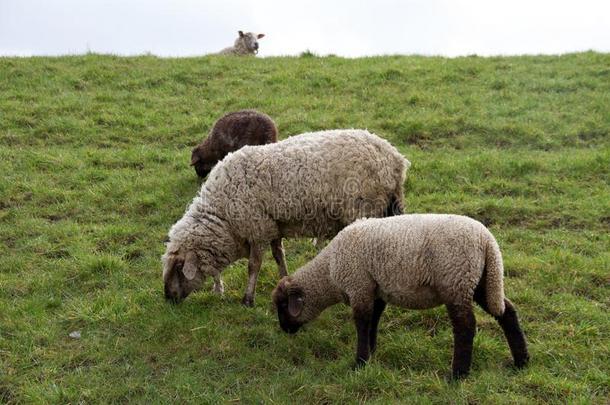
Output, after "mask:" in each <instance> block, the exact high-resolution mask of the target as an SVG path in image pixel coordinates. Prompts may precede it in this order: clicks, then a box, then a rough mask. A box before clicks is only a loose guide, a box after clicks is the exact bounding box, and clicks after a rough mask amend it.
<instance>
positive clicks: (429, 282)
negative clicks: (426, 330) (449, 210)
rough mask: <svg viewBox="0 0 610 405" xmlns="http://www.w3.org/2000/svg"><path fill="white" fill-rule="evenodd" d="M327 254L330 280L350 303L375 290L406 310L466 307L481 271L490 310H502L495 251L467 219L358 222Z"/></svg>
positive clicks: (485, 231)
mask: <svg viewBox="0 0 610 405" xmlns="http://www.w3.org/2000/svg"><path fill="white" fill-rule="evenodd" d="M327 249H328V251H327V252H325V254H329V255H330V272H331V279H332V280H333V282H335V283H336V284H337V286H338V287H339V288H340V289H341V290H342V291H343V292H345V293H346V294H347V295H348V296H349V297H350V300H352V299H356V300H357V299H358V298H357V297H358V296H359V295H361V294H366V293H367V291H368V290H367V286H371V285H374V286H376V287H377V288H378V293H379V295H380V296H381V297H382V298H383V299H384V300H386V301H387V302H390V303H392V304H395V305H398V306H402V307H406V308H414V309H423V308H432V307H435V306H438V305H441V304H447V303H452V304H458V305H467V304H469V303H470V302H472V298H473V294H474V290H475V288H476V286H477V285H478V283H479V282H480V281H481V277H482V275H483V272H484V269H486V271H487V273H488V275H487V277H486V282H487V290H488V296H487V300H488V302H489V303H490V309H491V308H492V307H493V308H495V310H494V311H493V312H495V313H498V314H501V313H502V312H503V311H504V306H503V301H504V293H503V286H502V271H503V269H502V264H501V262H502V259H501V257H500V256H499V248H498V247H497V243H496V241H495V238H494V237H493V235H492V234H491V233H490V232H489V230H488V229H487V228H485V226H484V225H483V224H481V223H480V222H478V221H476V220H474V219H472V218H468V217H464V216H459V215H441V214H413V215H402V216H396V217H391V218H383V219H368V220H362V221H357V222H355V223H354V224H352V225H350V226H349V227H347V228H345V229H344V230H343V231H341V232H340V233H339V234H338V235H337V236H336V238H335V239H333V241H332V242H331V244H329V246H328V247H327ZM488 258H490V259H491V258H493V260H489V259H488ZM486 266H487V268H486ZM490 281H491V282H492V283H491V284H490ZM498 281H499V284H498ZM490 290H491V292H490ZM366 299H368V297H366Z"/></svg>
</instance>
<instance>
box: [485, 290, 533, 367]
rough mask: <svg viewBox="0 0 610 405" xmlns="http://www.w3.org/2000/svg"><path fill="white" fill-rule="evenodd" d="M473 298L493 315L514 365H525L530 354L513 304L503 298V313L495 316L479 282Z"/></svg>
mask: <svg viewBox="0 0 610 405" xmlns="http://www.w3.org/2000/svg"><path fill="white" fill-rule="evenodd" d="M474 300H475V302H476V303H477V304H479V306H480V307H481V308H483V310H484V311H485V312H487V313H488V314H490V315H491V316H493V317H494V318H495V319H496V321H497V322H498V324H500V327H501V328H502V331H503V332H504V336H505V337H506V341H507V342H508V347H509V348H510V352H511V354H512V355H513V361H514V362H515V367H517V368H522V367H525V365H527V363H528V361H529V359H530V356H529V354H528V352H527V343H526V341H525V335H524V334H523V331H522V330H521V326H520V325H519V318H518V317H517V310H516V309H515V306H514V305H513V303H512V302H510V300H509V299H508V298H504V308H505V309H504V313H503V314H502V315H501V316H495V315H493V314H492V313H491V312H489V309H488V308H487V301H486V298H485V286H484V284H483V283H480V284H479V285H478V286H477V289H476V290H475V292H474Z"/></svg>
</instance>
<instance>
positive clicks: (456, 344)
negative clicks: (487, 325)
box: [447, 304, 477, 379]
mask: <svg viewBox="0 0 610 405" xmlns="http://www.w3.org/2000/svg"><path fill="white" fill-rule="evenodd" d="M447 311H448V312H449V318H451V324H452V325H453V362H452V369H453V370H452V378H453V379H459V378H463V377H466V376H467V375H468V373H469V372H470V364H471V362H472V342H473V340H474V335H475V333H476V325H477V322H476V319H475V317H474V313H473V311H472V306H471V305H468V306H465V305H454V304H447Z"/></svg>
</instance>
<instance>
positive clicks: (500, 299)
mask: <svg viewBox="0 0 610 405" xmlns="http://www.w3.org/2000/svg"><path fill="white" fill-rule="evenodd" d="M486 250H487V252H486V254H485V270H484V272H483V274H484V275H483V277H485V300H486V302H487V308H488V310H489V312H490V313H491V314H492V315H494V316H501V315H502V314H504V280H503V274H504V265H503V264H502V253H500V247H499V246H498V243H497V242H496V240H495V238H494V237H493V236H492V235H491V234H489V241H488V243H487V249H486Z"/></svg>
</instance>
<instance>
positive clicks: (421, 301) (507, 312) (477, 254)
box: [272, 214, 529, 378]
mask: <svg viewBox="0 0 610 405" xmlns="http://www.w3.org/2000/svg"><path fill="white" fill-rule="evenodd" d="M272 297H273V302H274V305H275V307H276V308H277V313H278V318H279V323H280V326H281V328H282V329H283V330H284V331H286V332H288V333H296V332H297V330H298V329H299V328H300V327H301V326H302V325H303V324H304V323H306V322H309V321H311V320H312V319H314V318H316V317H317V316H318V315H319V314H320V312H321V311H322V310H324V309H325V308H327V307H329V306H331V305H334V304H336V303H339V302H345V303H347V304H348V305H350V306H351V308H352V312H353V317H354V321H355V325H356V331H357V334H358V344H357V349H356V365H357V366H361V365H363V364H364V363H365V362H366V361H367V360H368V359H369V356H370V354H371V353H373V352H374V351H375V348H376V346H377V328H378V325H379V318H380V317H381V314H382V312H383V310H384V308H385V306H386V303H390V304H393V305H397V306H401V307H404V308H413V309H424V308H432V307H436V306H439V305H443V304H444V305H445V306H446V307H447V311H448V313H449V317H450V319H451V323H452V325H453V335H454V349H453V366H452V369H453V370H452V376H453V378H459V377H463V376H466V375H467V374H468V372H469V370H470V364H471V356H472V342H473V338H474V335H475V329H476V321H475V317H474V314H473V307H472V302H473V300H474V301H475V302H476V303H477V304H479V305H480V306H481V307H482V308H483V309H484V310H485V311H487V312H488V313H489V314H491V315H492V316H493V317H494V318H495V319H496V320H497V321H498V323H499V324H500V326H501V327H502V329H503V331H504V334H505V336H506V339H507V341H508V345H509V347H510V350H511V353H512V356H513V359H514V363H515V366H517V367H523V366H525V364H526V363H527V362H528V359H529V356H528V352H527V345H526V342H525V337H524V335H523V332H522V331H521V328H520V326H519V321H518V319H517V312H516V310H515V307H514V306H513V304H512V303H511V302H510V301H509V300H508V299H507V298H505V297H504V287H503V265H502V256H501V254H500V249H499V247H498V244H497V242H496V240H495V238H494V237H493V235H492V234H491V232H489V230H488V229H487V228H485V226H483V225H482V224H481V223H480V222H477V221H475V220H474V219H471V218H468V217H463V216H458V215H440V214H414V215H401V216H395V217H391V218H383V219H365V220H359V221H356V222H355V223H354V224H352V225H350V226H348V227H346V228H345V229H343V230H342V231H341V232H340V233H339V234H338V235H337V236H336V237H335V238H334V239H333V240H332V241H331V242H330V243H329V244H328V245H327V246H326V247H325V248H324V249H323V250H322V252H321V253H320V254H318V255H317V256H316V257H315V258H314V259H313V260H312V261H311V262H309V263H308V264H306V265H305V266H303V267H302V268H301V269H299V270H298V271H296V272H295V273H294V274H293V275H292V276H289V277H284V278H283V279H282V280H280V282H279V284H278V286H277V287H276V288H275V290H274V291H273V295H272Z"/></svg>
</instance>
